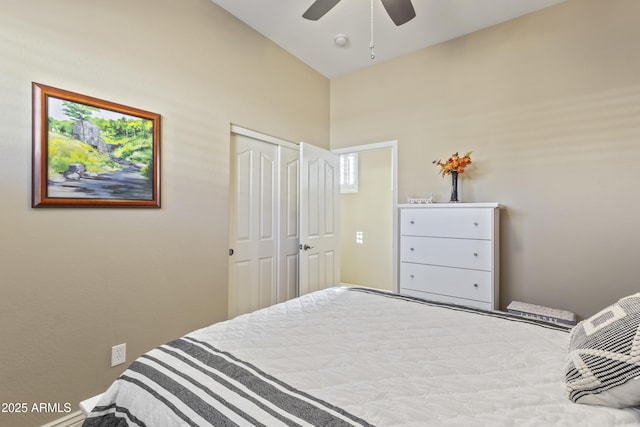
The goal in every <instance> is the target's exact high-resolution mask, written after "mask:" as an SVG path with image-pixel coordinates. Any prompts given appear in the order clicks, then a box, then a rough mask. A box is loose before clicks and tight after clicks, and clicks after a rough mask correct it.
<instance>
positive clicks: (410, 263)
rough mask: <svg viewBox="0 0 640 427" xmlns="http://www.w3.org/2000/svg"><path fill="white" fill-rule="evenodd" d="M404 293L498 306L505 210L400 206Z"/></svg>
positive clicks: (451, 205) (496, 207) (468, 205)
mask: <svg viewBox="0 0 640 427" xmlns="http://www.w3.org/2000/svg"><path fill="white" fill-rule="evenodd" d="M398 207H399V210H400V286H399V287H400V293H401V294H404V295H410V296H416V297H421V298H425V299H430V300H436V301H443V302H450V303H455V304H462V305H467V306H473V307H478V308H484V309H495V310H497V309H498V308H499V307H498V305H499V297H498V291H499V260H500V245H499V240H500V239H499V231H500V205H499V204H497V203H435V204H429V205H415V204H411V205H399V206H398Z"/></svg>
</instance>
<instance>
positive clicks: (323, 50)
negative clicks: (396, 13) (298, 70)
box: [212, 0, 566, 78]
mask: <svg viewBox="0 0 640 427" xmlns="http://www.w3.org/2000/svg"><path fill="white" fill-rule="evenodd" d="M212 1H213V3H215V4H217V5H219V6H220V7H222V8H223V9H225V10H227V11H228V12H229V13H231V14H232V15H234V16H236V17H237V18H238V19H240V20H241V21H243V22H245V23H246V24H247V25H249V26H250V27H252V28H254V29H255V30H256V31H258V32H259V33H261V34H263V35H264V36H265V37H267V38H269V39H270V40H272V41H273V42H274V43H276V44H278V45H279V46H281V47H282V48H283V49H285V50H287V51H288V52H290V53H291V54H293V55H294V56H296V57H297V58H299V59H300V60H301V61H303V62H304V63H306V64H307V65H309V66H310V67H312V68H314V69H315V70H317V71H318V72H320V73H321V74H323V75H324V76H326V77H328V78H333V77H336V76H339V75H341V74H346V73H349V72H352V71H355V70H358V69H361V68H364V67H368V66H370V65H373V64H377V63H380V62H382V61H385V60H388V59H391V58H394V57H397V56H400V55H404V54H406V53H409V52H413V51H415V50H418V49H422V48H424V47H427V46H430V45H434V44H437V43H440V42H443V41H446V40H450V39H453V38H456V37H459V36H462V35H464V34H468V33H471V32H474V31H477V30H480V29H482V28H486V27H490V26H492V25H496V24H498V23H500V22H504V21H508V20H510V19H513V18H516V17H518V16H522V15H525V14H527V13H530V12H534V11H536V10H540V9H543V8H545V7H548V6H552V5H555V4H557V3H561V2H563V1H566V0H413V6H414V9H415V11H416V17H415V18H414V19H413V20H411V21H409V22H407V23H406V24H404V25H402V26H400V27H396V26H395V25H394V24H393V22H392V21H391V19H390V18H389V16H388V15H387V14H386V11H385V10H384V8H383V6H382V3H381V2H380V0H373V6H374V9H373V10H374V19H373V36H374V52H375V59H374V60H372V59H371V58H370V49H369V43H370V36H371V28H370V27H371V25H370V22H371V2H370V0H343V1H341V2H340V3H338V4H337V5H336V6H335V7H334V8H333V9H331V10H330V11H329V12H328V13H327V14H326V15H324V16H323V17H322V18H320V20H318V21H309V20H307V19H304V18H303V17H302V14H303V13H304V12H305V11H306V10H307V8H308V7H309V6H311V4H313V2H314V0H212ZM338 34H346V35H348V36H349V43H347V45H346V46H344V47H342V48H340V47H337V46H336V45H335V44H334V38H335V36H336V35H338Z"/></svg>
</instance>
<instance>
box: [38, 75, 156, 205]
mask: <svg viewBox="0 0 640 427" xmlns="http://www.w3.org/2000/svg"><path fill="white" fill-rule="evenodd" d="M32 96H33V158H32V174H33V176H32V178H33V190H32V207H34V208H42V207H140V208H159V207H160V115H159V114H156V113H151V112H148V111H144V110H140V109H137V108H133V107H127V106H124V105H120V104H116V103H113V102H109V101H105V100H102V99H97V98H93V97H90V96H85V95H80V94H78V93H74V92H70V91H67V90H63V89H57V88H54V87H51V86H46V85H43V84H40V83H35V82H33V83H32Z"/></svg>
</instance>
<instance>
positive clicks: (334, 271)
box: [299, 143, 340, 295]
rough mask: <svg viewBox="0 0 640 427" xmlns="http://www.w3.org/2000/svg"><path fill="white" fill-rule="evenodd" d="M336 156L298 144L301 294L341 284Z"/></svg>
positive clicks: (338, 186) (310, 146)
mask: <svg viewBox="0 0 640 427" xmlns="http://www.w3.org/2000/svg"><path fill="white" fill-rule="evenodd" d="M338 162H339V158H338V156H337V155H336V154H333V153H331V152H329V151H326V150H323V149H321V148H318V147H315V146H313V145H309V144H305V143H301V144H300V216H299V217H300V245H299V248H300V263H299V267H300V283H299V287H300V295H304V294H306V293H309V292H313V291H317V290H320V289H324V288H329V287H332V286H336V285H338V284H339V283H340V255H339V249H340V236H339V230H340V221H339V218H340V215H339V214H340V210H339V203H340V198H339V196H340V180H339V164H338Z"/></svg>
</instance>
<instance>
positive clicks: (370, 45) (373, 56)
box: [369, 0, 376, 61]
mask: <svg viewBox="0 0 640 427" xmlns="http://www.w3.org/2000/svg"><path fill="white" fill-rule="evenodd" d="M373 47H374V46H373V0H371V41H370V42H369V49H370V50H371V60H372V61H373V60H374V59H376V54H375V52H374V51H373Z"/></svg>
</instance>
